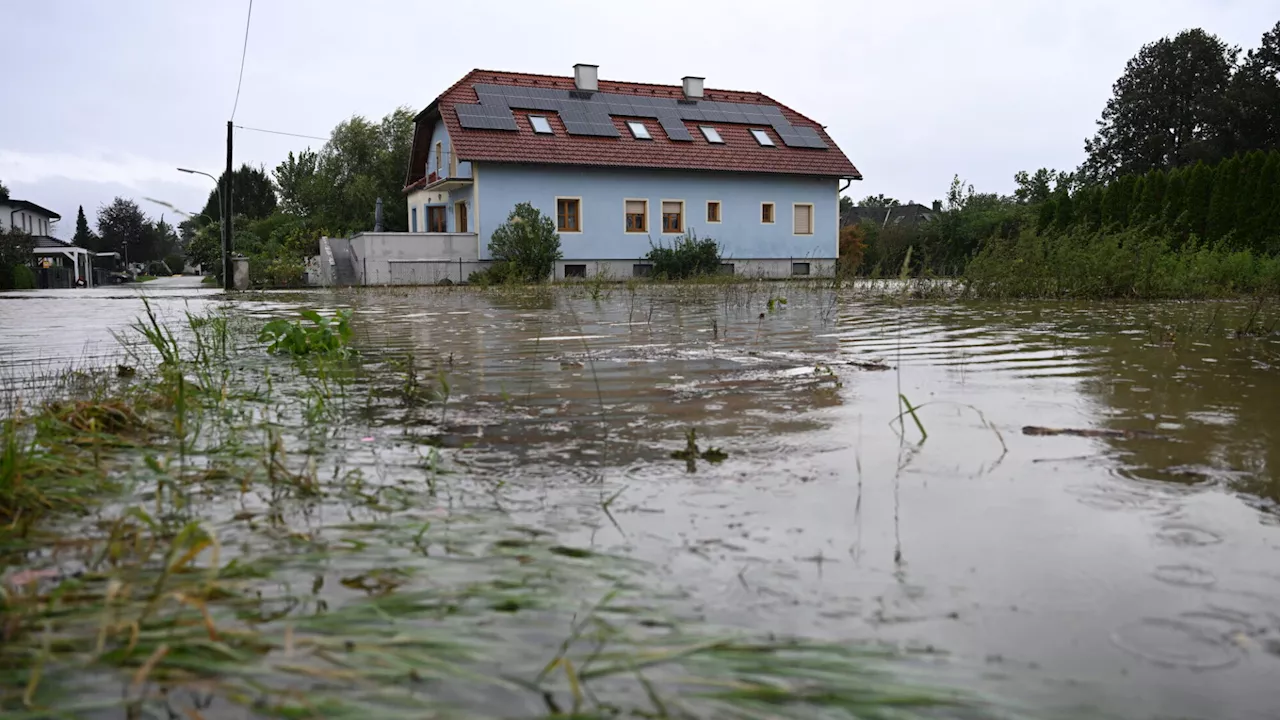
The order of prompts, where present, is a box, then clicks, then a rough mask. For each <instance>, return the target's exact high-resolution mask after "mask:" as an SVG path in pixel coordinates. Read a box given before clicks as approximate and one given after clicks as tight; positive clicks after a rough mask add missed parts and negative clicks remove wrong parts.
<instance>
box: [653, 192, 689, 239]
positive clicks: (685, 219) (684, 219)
mask: <svg viewBox="0 0 1280 720" xmlns="http://www.w3.org/2000/svg"><path fill="white" fill-rule="evenodd" d="M667 203H680V229H679V230H675V231H669V230H667V228H666V224H665V223H664V222H663V220H665V218H664V217H663V216H664V215H666V213H665V212H663V208H662V206H663V205H666V204H667ZM658 223H659V225H658V228H659V232H658V234H659V235H683V234H685V231H686V230H688V229H689V216H688V215H686V214H685V205H684V201H683V200H676V199H675V198H667V199H666V200H659V201H658Z"/></svg>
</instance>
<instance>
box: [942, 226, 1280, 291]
mask: <svg viewBox="0 0 1280 720" xmlns="http://www.w3.org/2000/svg"><path fill="white" fill-rule="evenodd" d="M964 281H965V286H966V292H968V293H970V294H972V295H975V296H979V297H995V298H1011V297H1035V298H1068V297H1069V298H1188V299H1190V298H1217V297H1229V296H1234V295H1241V294H1256V295H1275V294H1277V293H1280V258H1277V257H1272V256H1267V255H1258V254H1256V253H1254V252H1253V251H1252V250H1249V249H1240V250H1232V249H1230V248H1228V247H1226V246H1225V245H1224V244H1223V243H1212V244H1211V243H1200V242H1198V241H1195V240H1194V239H1193V240H1191V241H1188V242H1182V243H1180V242H1179V241H1178V239H1177V238H1176V237H1174V236H1171V235H1169V234H1167V233H1161V232H1157V231H1154V230H1148V229H1138V228H1133V229H1127V230H1122V231H1119V232H1104V231H1094V232H1090V231H1088V230H1085V229H1083V228H1077V229H1074V230H1071V231H1068V232H1064V233H1059V234H1050V235H1037V234H1036V233H1034V232H1032V231H1029V230H1028V231H1025V232H1023V233H1022V234H1021V235H1019V236H1018V237H1017V238H1012V239H1007V240H1004V239H995V240H991V241H989V242H987V243H986V244H984V246H983V248H982V250H981V251H980V252H979V253H978V255H977V257H975V258H974V259H973V260H972V261H971V262H970V263H969V265H968V267H966V269H965V273H964Z"/></svg>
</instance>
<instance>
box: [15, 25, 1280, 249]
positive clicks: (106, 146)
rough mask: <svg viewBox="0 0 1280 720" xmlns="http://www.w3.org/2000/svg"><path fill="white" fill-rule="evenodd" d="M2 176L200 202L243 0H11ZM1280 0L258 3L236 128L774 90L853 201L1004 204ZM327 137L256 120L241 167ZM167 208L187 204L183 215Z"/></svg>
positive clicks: (30, 189) (72, 204) (1261, 28)
mask: <svg viewBox="0 0 1280 720" xmlns="http://www.w3.org/2000/svg"><path fill="white" fill-rule="evenodd" d="M3 5H4V8H3V13H2V15H3V18H4V25H5V33H4V35H5V40H4V42H3V43H0V63H2V64H3V67H4V72H3V77H4V81H3V86H4V89H5V102H4V104H3V106H2V107H3V110H0V180H2V181H3V182H4V183H5V184H6V185H8V186H9V187H10V189H11V191H12V193H13V195H14V197H17V198H22V199H26V200H31V201H33V202H36V203H39V204H41V205H45V206H46V207H49V208H51V209H53V210H55V211H57V212H59V213H61V215H62V216H63V222H62V223H61V229H60V231H59V234H61V235H64V236H69V235H70V234H71V232H73V230H74V224H75V214H76V207H77V206H79V205H83V206H84V208H85V211H86V213H88V214H89V215H90V216H91V217H92V216H93V214H94V213H95V212H96V210H97V208H98V207H99V206H100V205H102V204H104V203H106V202H109V201H110V200H111V198H112V197H114V196H116V195H124V196H127V197H132V198H135V199H137V200H138V201H139V203H140V204H141V205H142V207H143V208H144V209H145V210H146V211H147V212H149V213H152V214H155V215H159V214H160V213H162V212H166V211H165V210H164V208H163V207H161V206H159V205H156V204H153V203H149V202H147V201H145V200H143V198H158V199H161V200H164V201H167V202H169V203H172V204H174V205H175V206H177V207H180V208H185V209H189V210H198V209H199V208H200V207H201V206H202V205H203V203H204V200H205V196H206V195H207V193H208V192H209V190H210V188H211V187H212V182H211V181H210V180H208V179H206V178H203V177H198V176H189V175H183V174H180V173H178V172H177V171H176V170H175V169H174V168H176V167H178V166H184V167H193V168H199V169H203V170H206V171H208V172H210V173H213V174H217V172H218V170H219V168H220V167H221V166H222V164H223V162H224V158H225V155H224V153H225V146H224V138H225V127H226V121H227V119H228V118H229V117H230V115H231V112H232V106H233V104H234V102H235V96H236V80H237V74H238V72H239V68H240V54H241V47H242V44H241V43H242V40H243V38H244V30H245V15H246V11H247V9H248V5H249V2H248V0H218V2H205V3H192V2H173V1H172V0H116V1H115V2H110V3H103V2H91V1H90V0H42V1H41V2H20V1H19V0H4V1H3ZM1277 20H1280V6H1277V5H1276V3H1275V0H1123V1H1116V0H1110V1H1107V2H1101V1H1096V0H1076V2H1070V3H1052V2H1039V1H1035V2H1027V1H1026V0H969V2H964V3H957V2H954V0H899V2H894V3H890V2H883V0H879V1H876V2H869V1H867V0H830V1H828V2H810V1H808V0H787V1H786V2H777V1H776V0H775V1H770V2H755V1H750V0H733V1H731V2H720V1H712V0H698V1H697V2H693V1H692V0H679V1H677V2H668V1H666V0H645V2H642V3H638V4H637V3H633V2H632V3H624V2H609V1H606V0H590V1H583V2H574V1H570V0H516V1H512V2H507V1H506V0H487V1H486V2H470V3H469V2H454V3H440V2H420V1H410V0H364V2H360V3H353V2H349V1H348V0H256V1H255V2H254V3H253V15H252V24H251V27H250V32H249V44H248V53H247V61H246V64H245V70H244V82H243V89H242V91H241V94H240V99H239V106H238V109H237V110H236V114H235V122H236V123H237V124H242V125H245V126H248V127H254V128H264V129H270V130H278V131H285V132H293V133H301V134H304V135H317V136H327V135H328V132H329V130H330V129H331V128H332V127H333V126H334V124H336V123H337V122H339V121H341V120H343V119H344V118H347V117H349V116H351V115H365V116H369V117H381V116H382V115H384V114H386V113H387V112H388V111H390V110H392V109H393V108H395V107H396V106H398V105H408V106H411V107H412V108H414V109H415V110H417V109H421V108H422V107H424V106H426V105H427V104H428V103H429V102H430V101H431V100H432V99H433V98H434V97H435V96H436V95H437V94H438V93H439V92H440V91H442V90H443V89H445V88H447V87H448V86H449V85H451V84H452V83H453V82H454V81H456V80H457V79H458V78H459V77H460V76H462V75H463V74H464V73H465V72H467V71H468V70H469V69H471V68H475V67H482V68H489V69H499V70H522V71H527V72H536V73H546V74H563V75H568V74H569V73H570V71H571V68H572V65H573V64H574V63H576V62H587V63H594V64H597V65H599V66H600V76H601V78H605V79H615V80H635V81H644V82H670V83H672V84H678V83H679V79H680V78H681V77H682V76H684V75H702V76H704V77H706V78H707V86H708V87H712V88H724V89H736V90H757V91H760V92H764V93H767V94H769V95H771V96H773V97H775V98H777V99H778V100H779V101H781V102H784V103H786V104H788V105H790V106H792V107H794V108H795V109H797V110H799V111H800V112H802V113H805V114H806V115H809V116H810V117H812V118H814V119H816V120H818V121H819V122H822V123H824V124H825V125H827V126H828V131H829V132H830V133H831V135H832V137H833V138H834V139H835V140H836V142H837V143H839V145H840V147H841V148H842V149H843V150H844V151H845V152H846V153H847V154H848V155H849V157H850V158H851V159H852V160H853V162H854V163H855V164H856V165H857V166H858V168H859V169H860V170H861V171H862V173H863V175H865V176H866V180H864V181H863V182H861V183H858V184H855V185H854V186H853V188H852V189H851V190H850V191H849V192H850V194H852V195H854V196H855V198H858V197H862V196H864V195H867V194H872V193H885V194H888V195H891V196H895V197H899V198H901V199H904V200H906V199H915V200H918V201H922V202H924V201H928V200H931V199H933V198H939V197H941V196H942V195H943V194H944V193H945V191H946V188H947V185H948V184H949V182H950V180H951V178H952V176H953V175H956V174H959V175H960V176H961V177H962V178H965V179H967V180H969V181H970V182H972V183H974V184H975V185H977V187H978V188H979V189H983V190H991V191H1000V192H1009V191H1011V189H1012V186H1013V181H1012V177H1013V174H1014V173H1015V172H1016V171H1018V170H1021V169H1035V168H1037V167H1055V168H1073V167H1075V166H1076V165H1078V164H1079V163H1080V161H1081V160H1082V158H1083V140H1084V138H1085V137H1086V136H1088V135H1090V134H1091V133H1092V131H1093V127H1094V121H1095V120H1096V119H1097V117H1098V115H1099V113H1100V112H1101V110H1102V107H1103V104H1104V103H1105V102H1106V100H1107V97H1108V96H1109V93H1110V86H1111V83H1112V82H1113V81H1114V80H1115V79H1116V78H1117V77H1118V76H1119V74H1120V73H1121V71H1122V70H1123V68H1124V63H1125V62H1126V61H1127V60H1128V59H1129V58H1130V57H1132V56H1133V55H1134V53H1136V52H1137V50H1138V49H1139V48H1140V47H1141V46H1142V44H1143V43H1146V42H1150V41H1152V40H1155V39H1157V38H1160V37H1162V36H1165V35H1170V34H1173V33H1176V32H1178V31H1179V30H1182V29H1185V28H1189V27H1203V28H1205V29H1206V30H1208V31H1210V32H1213V33H1216V34H1218V35H1219V36H1221V37H1222V38H1224V39H1225V40H1227V41H1228V42H1230V43H1233V44H1237V45H1241V46H1243V47H1246V48H1248V47H1253V46H1255V45H1256V44H1257V42H1258V39H1259V38H1260V37H1261V35H1262V33H1263V32H1265V31H1266V30H1267V29H1268V28H1270V27H1271V26H1273V25H1274V24H1275V23H1276V21H1277ZM309 144H311V145H318V144H319V143H318V142H317V141H314V140H306V139H302V138H291V137H285V136H278V135H267V134H263V133H257V132H249V131H238V133H237V137H236V159H237V164H238V163H239V162H241V161H247V162H251V163H254V164H262V165H265V166H266V167H267V168H268V169H270V168H272V167H274V166H275V165H276V163H278V162H279V161H280V160H281V159H282V158H283V157H284V155H285V154H286V153H287V152H289V151H290V150H300V149H302V148H305V147H306V146H308V145H309ZM170 218H172V213H170Z"/></svg>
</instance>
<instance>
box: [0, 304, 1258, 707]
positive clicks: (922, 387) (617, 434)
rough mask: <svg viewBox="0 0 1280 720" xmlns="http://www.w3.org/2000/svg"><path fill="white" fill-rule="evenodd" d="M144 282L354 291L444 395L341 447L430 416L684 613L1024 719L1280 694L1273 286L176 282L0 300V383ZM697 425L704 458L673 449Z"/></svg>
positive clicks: (469, 453) (377, 339)
mask: <svg viewBox="0 0 1280 720" xmlns="http://www.w3.org/2000/svg"><path fill="white" fill-rule="evenodd" d="M140 293H146V294H147V295H148V296H149V297H150V298H151V299H152V301H153V303H155V304H156V305H157V306H158V307H160V308H162V310H164V311H167V312H169V313H177V312H181V311H182V310H183V309H184V308H190V309H192V310H200V309H203V308H205V307H210V306H223V305H226V304H231V305H232V307H233V312H234V314H236V315H241V316H261V317H264V318H265V317H273V316H289V315H291V314H292V313H294V312H295V311H296V310H298V309H303V308H316V309H321V310H325V311H328V310H333V309H336V308H351V309H353V310H354V313H355V314H354V321H353V326H354V329H355V335H356V340H355V344H356V345H357V347H358V348H359V349H360V350H361V352H362V353H365V354H366V355H367V357H368V358H369V361H370V362H371V363H383V364H384V367H385V368H386V372H393V369H392V368H396V367H402V366H403V364H404V363H406V362H408V359H409V358H412V362H413V364H414V367H417V368H419V369H421V370H422V371H423V372H424V374H425V375H426V376H427V377H437V376H440V377H443V378H444V379H445V383H446V384H447V393H446V395H447V400H445V401H444V402H443V403H442V405H443V407H442V413H441V414H443V415H444V416H445V417H444V418H443V420H442V421H441V422H438V423H433V424H430V425H423V424H420V423H413V422H411V420H410V418H408V417H407V416H406V414H405V413H402V412H398V411H393V410H389V409H387V408H381V409H378V408H374V409H371V410H369V411H368V412H366V413H363V414H361V415H359V419H358V420H354V421H352V422H358V423H360V424H361V426H360V427H359V428H356V429H355V431H356V432H357V434H358V435H360V436H362V437H361V440H362V441H364V442H366V444H367V446H368V448H369V449H370V450H371V452H368V453H363V454H359V455H352V457H351V459H350V462H351V464H352V465H357V466H360V465H363V466H365V467H367V468H386V467H388V466H395V465H396V458H397V457H401V456H404V455H405V454H406V453H409V452H411V448H412V447H413V445H414V442H415V441H416V440H418V439H420V436H421V435H422V434H424V433H425V434H428V435H432V436H433V440H434V442H436V443H437V444H439V445H441V446H443V447H444V448H445V452H446V455H447V458H448V461H449V463H450V464H451V466H452V467H454V468H456V469H457V470H458V471H459V472H460V474H465V475H467V476H473V477H484V478H491V479H494V480H498V481H500V482H501V483H502V485H503V486H504V487H507V488H510V489H511V490H512V493H511V495H510V501H509V504H508V505H507V506H506V507H505V511H506V512H508V513H509V514H510V515H511V517H512V518H513V519H515V520H516V521H517V522H520V523H523V524H527V525H529V526H534V527H540V528H548V529H551V530H553V531H554V532H556V533H557V534H558V535H560V536H561V537H563V538H564V540H565V542H571V543H574V544H576V545H580V546H585V547H591V548H593V549H596V550H598V551H600V552H604V553H611V554H617V555H624V556H629V557H633V558H635V559H637V560H641V561H644V562H646V563H648V564H649V566H650V567H651V568H653V570H652V572H653V573H654V582H655V584H658V583H660V584H662V585H663V586H670V587H678V588H680V590H681V591H682V592H684V593H686V594H687V596H688V597H689V598H691V600H692V604H693V607H694V608H696V611H697V612H698V613H701V614H702V615H703V616H704V617H705V618H707V620H708V621H709V622H712V623H716V624H719V625H724V626H730V627H745V628H753V629H756V630H760V631H765V632H770V633H777V634H780V635H798V636H803V637H813V638H822V639H830V640H842V641H843V640H855V641H864V640H876V641H883V642H887V643H892V644H894V645H896V646H899V647H906V648H913V649H922V650H928V651H930V652H934V653H940V654H945V655H946V656H947V657H949V658H951V659H952V660H953V661H954V665H955V667H958V668H961V669H962V672H963V674H964V677H965V681H964V682H965V684H967V685H969V686H972V687H975V688H980V689H982V691H983V692H987V693H991V694H993V695H996V696H1000V697H1005V698H1009V699H1010V700H1011V701H1012V702H1014V703H1016V704H1017V705H1019V706H1021V707H1025V708H1029V709H1030V711H1031V714H1033V715H1041V714H1043V715H1055V716H1058V715H1063V716H1091V717H1125V718H1149V717H1150V718H1154V717H1174V716H1176V717H1185V718H1193V717H1194V718H1201V717H1203V718H1217V717H1242V718H1245V717H1258V718H1261V717H1275V716H1276V715H1275V712H1276V710H1275V708H1276V707H1277V702H1276V697H1277V695H1276V692H1275V688H1274V681H1275V678H1276V677H1277V673H1280V514H1278V512H1280V511H1278V510H1277V504H1276V503H1277V501H1280V334H1278V333H1276V332H1275V329H1276V324H1275V323H1276V321H1277V316H1278V313H1277V311H1276V309H1275V308H1274V306H1261V307H1258V306H1256V305H1254V304H1252V303H1243V302H1242V303H1212V304H1207V303H1200V304H1180V303H1161V304H1149V303H1141V304H1140V303H1032V302H1018V303H991V302H955V301H907V302H906V303H905V304H904V303H898V302H891V301H888V300H886V299H883V298H876V297H869V296H867V295H866V294H865V293H859V292H857V291H856V290H853V291H841V292H840V293H835V292H833V291H831V290H820V289H816V288H810V287H797V286H790V285H769V284H763V285H750V286H725V287H707V288H640V289H639V290H636V291H632V290H630V289H628V288H626V287H622V286H619V287H616V288H612V289H606V291H605V294H604V295H602V296H601V297H598V298H595V299H593V298H591V297H590V295H589V292H588V290H586V289H585V288H584V289H555V290H541V291H532V290H531V291H519V292H516V291H502V292H479V291H470V290H464V289H451V290H441V291H437V290H427V289H424V290H374V291H365V292H355V291H352V292H331V291H315V292H304V293H278V294H266V295H256V296H242V297H237V298H235V299H232V300H225V299H223V296H222V295H220V294H219V293H216V292H213V291H208V290H203V289H199V288H198V287H194V286H192V285H191V284H190V282H186V283H184V282H183V281H180V280H173V281H156V282H155V283H152V284H149V285H148V286H146V287H142V288H124V289H105V290H94V291H83V290H80V291H58V292H41V293H4V294H0V377H9V378H17V377H20V376H22V375H23V374H24V373H28V372H30V371H31V369H32V368H39V367H53V366H57V365H59V364H65V363H67V362H83V363H93V362H97V361H107V360H110V359H111V358H114V357H115V356H116V355H117V354H118V349H117V346H116V344H115V340H114V337H113V335H112V331H113V330H114V331H120V330H122V329H124V327H125V326H126V325H127V324H128V323H129V322H131V321H132V320H133V319H134V318H135V317H137V316H138V315H139V314H140V312H141V310H142V305H141V301H140V299H139V297H140ZM784 298H785V302H784ZM904 402H905V403H909V404H910V406H913V407H914V408H915V413H914V416H913V415H911V414H906V415H904V414H903V403H904ZM1024 428H1029V429H1027V430H1025V431H1024ZM1035 428H1042V429H1041V430H1037V429H1035ZM691 430H693V431H695V432H696V442H697V444H698V446H699V450H702V451H705V450H707V449H708V448H712V447H714V448H718V449H719V450H721V451H723V452H724V453H725V454H727V458H725V459H724V460H723V461H722V462H709V461H707V460H704V459H701V458H694V459H692V460H691V461H686V460H685V459H674V458H673V457H672V453H673V452H676V451H680V450H682V449H684V448H685V447H686V443H687V434H688V433H689V431H691ZM1059 430H1072V431H1085V432H1083V433H1078V434H1063V433H1060V432H1058V431H1059ZM403 466H404V467H407V466H409V464H408V463H404V465H403ZM606 498H607V501H603V500H604V499H606Z"/></svg>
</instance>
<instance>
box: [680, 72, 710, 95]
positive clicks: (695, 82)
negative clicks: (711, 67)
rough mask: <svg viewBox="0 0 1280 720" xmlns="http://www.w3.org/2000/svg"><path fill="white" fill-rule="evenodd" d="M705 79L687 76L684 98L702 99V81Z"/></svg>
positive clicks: (685, 78) (685, 77)
mask: <svg viewBox="0 0 1280 720" xmlns="http://www.w3.org/2000/svg"><path fill="white" fill-rule="evenodd" d="M705 79H706V78H700V77H695V76H693V75H685V76H684V96H685V97H686V98H688V99H690V100H698V99H700V98H701V97H702V81H703V80H705Z"/></svg>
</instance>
